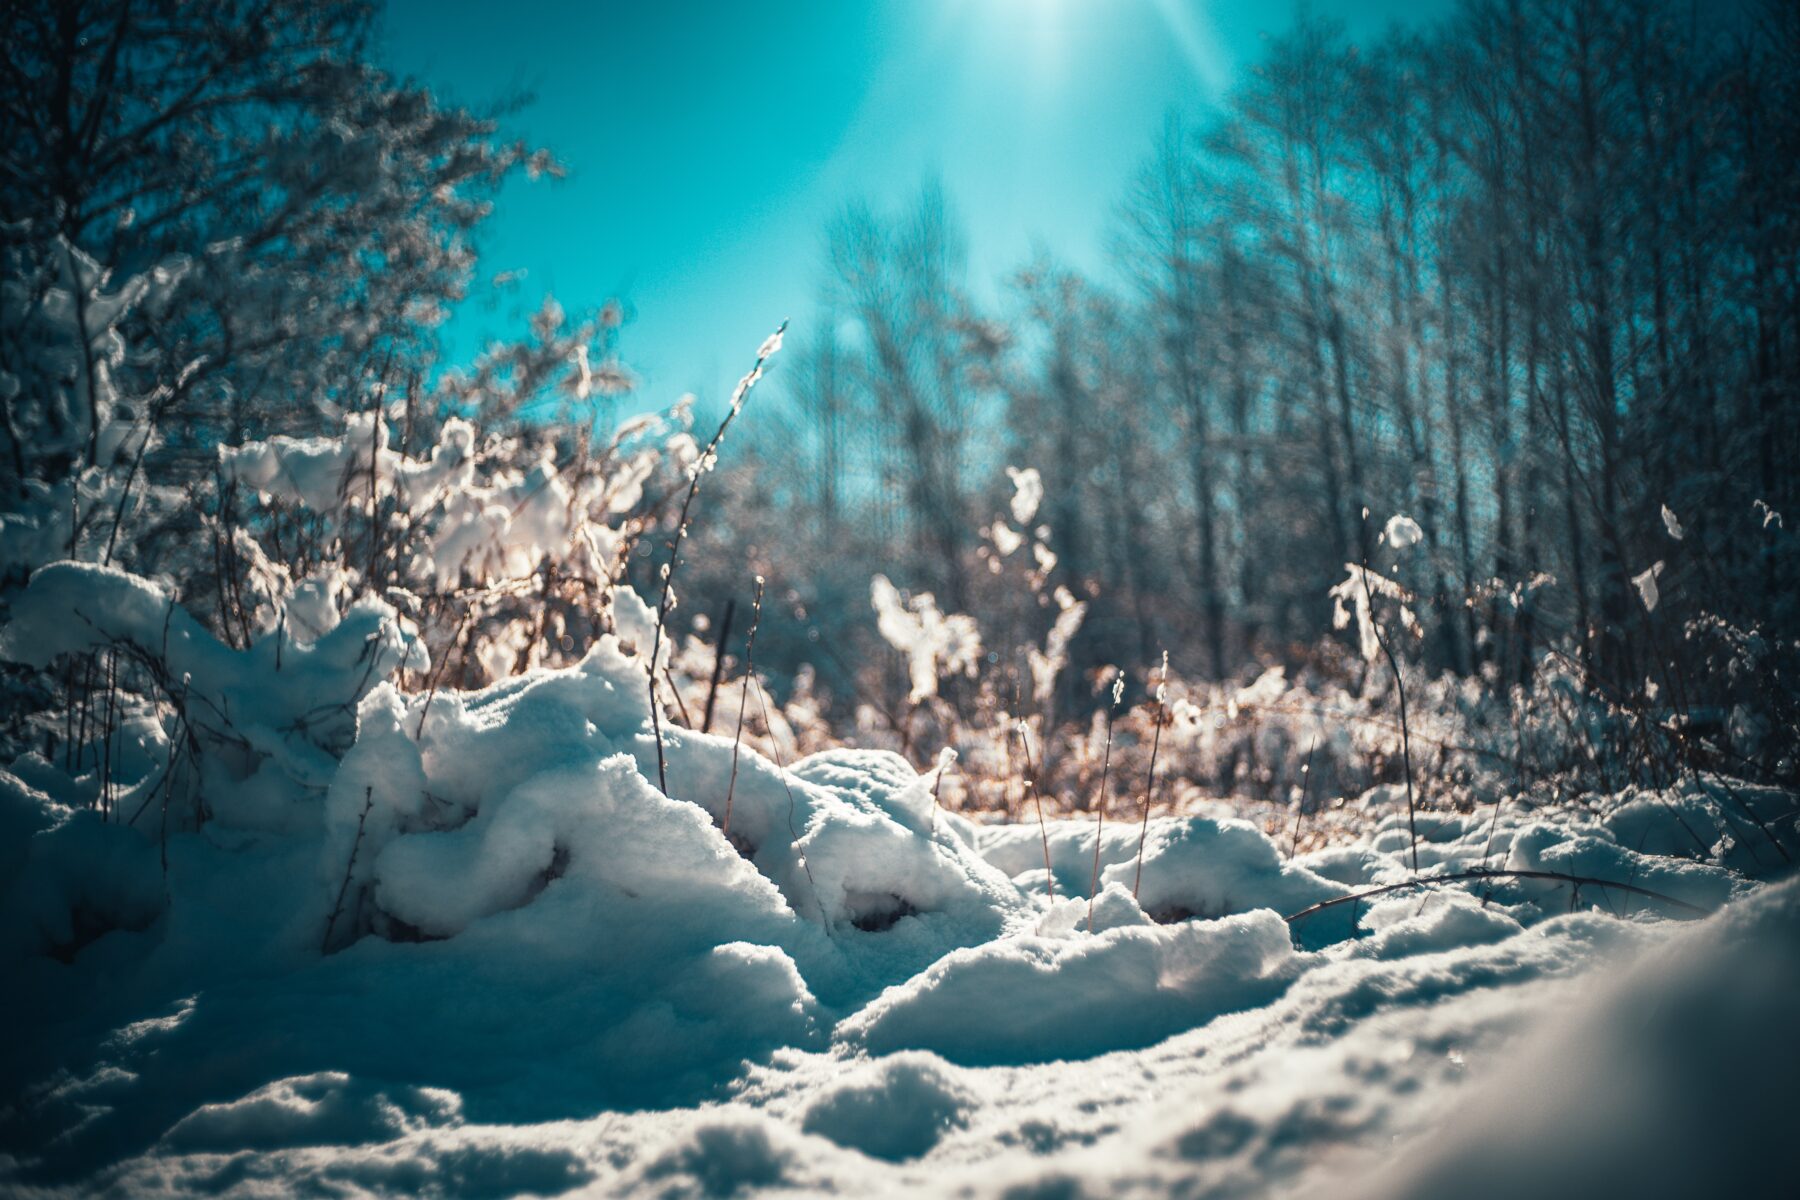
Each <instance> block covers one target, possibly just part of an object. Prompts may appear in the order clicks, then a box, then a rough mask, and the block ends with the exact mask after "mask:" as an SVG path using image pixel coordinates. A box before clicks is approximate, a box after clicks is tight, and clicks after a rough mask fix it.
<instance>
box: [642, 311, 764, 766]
mask: <svg viewBox="0 0 1800 1200" xmlns="http://www.w3.org/2000/svg"><path fill="white" fill-rule="evenodd" d="M787 327H788V323H787V322H786V321H783V322H782V323H781V325H780V327H779V328H777V329H776V330H775V332H774V333H772V334H770V335H769V336H768V337H767V338H766V339H765V340H764V341H763V344H762V345H761V346H760V347H758V348H757V351H756V363H755V364H754V365H753V366H752V367H751V368H750V372H749V374H747V375H745V376H744V377H743V378H742V379H740V380H738V385H737V387H736V388H735V389H734V390H733V391H732V393H731V407H729V408H728V409H726V410H725V419H724V420H723V421H721V422H719V428H718V430H717V432H715V433H714V434H713V435H712V440H711V441H710V442H707V443H706V449H704V450H702V451H701V452H700V457H699V458H696V459H695V460H694V465H693V466H692V467H691V468H690V469H689V472H688V490H687V496H686V497H685V498H684V499H683V500H682V501H681V517H680V519H678V520H677V521H676V522H675V536H674V537H673V538H672V539H670V542H669V561H668V562H666V563H664V564H663V568H662V595H661V597H660V598H659V599H658V600H657V602H656V636H655V638H654V639H653V640H652V642H651V646H650V661H649V662H648V663H646V664H645V668H644V669H645V672H646V673H647V674H648V675H649V677H650V731H651V733H652V734H653V735H655V737H656V786H657V787H658V788H659V789H661V791H662V794H663V795H665V796H666V795H668V794H669V763H668V756H667V755H665V754H664V753H663V740H662V713H661V712H660V710H659V708H658V701H657V696H656V660H657V659H658V658H659V657H660V656H661V655H662V643H663V627H664V626H665V625H667V624H668V621H669V613H670V611H671V610H672V609H673V608H674V607H675V603H674V600H675V593H674V591H673V588H674V584H675V564H676V563H678V562H679V561H680V560H681V543H682V541H683V539H685V538H686V537H687V530H688V515H689V513H690V512H691V511H692V510H693V507H694V497H695V496H696V495H698V494H699V491H700V480H701V479H702V478H704V477H705V475H706V473H707V472H708V471H710V470H712V469H713V467H714V466H716V465H717V464H718V461H719V443H720V442H722V441H724V440H725V431H726V430H727V429H730V428H731V423H732V421H734V420H736V419H737V415H738V413H740V412H742V411H743V409H744V401H745V400H747V399H748V398H749V396H750V391H751V389H752V388H754V387H755V386H756V383H757V380H759V379H761V378H762V374H763V364H764V363H767V362H768V361H769V359H771V358H773V357H774V356H775V352H776V351H777V350H779V349H781V335H782V334H784V333H786V332H787Z"/></svg>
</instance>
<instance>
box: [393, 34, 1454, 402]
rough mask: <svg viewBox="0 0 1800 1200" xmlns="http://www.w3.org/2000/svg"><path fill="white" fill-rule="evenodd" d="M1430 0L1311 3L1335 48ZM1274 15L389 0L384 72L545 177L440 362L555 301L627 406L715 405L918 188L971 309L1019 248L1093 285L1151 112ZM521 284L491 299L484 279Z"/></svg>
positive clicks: (490, 232) (1209, 95) (1163, 111)
mask: <svg viewBox="0 0 1800 1200" xmlns="http://www.w3.org/2000/svg"><path fill="white" fill-rule="evenodd" d="M1448 6H1449V3H1448V0H1312V4H1311V8H1312V11H1314V12H1316V13H1320V14H1322V15H1326V16H1330V17H1335V18H1338V19H1341V20H1343V21H1344V22H1345V23H1346V24H1347V26H1348V27H1349V30H1350V32H1351V34H1352V36H1373V35H1376V34H1378V33H1380V32H1381V31H1382V30H1383V29H1384V28H1386V27H1387V26H1388V25H1389V24H1391V23H1393V22H1395V21H1415V20H1419V19H1422V18H1430V17H1433V16H1436V15H1438V14H1440V13H1441V12H1443V11H1444V10H1445V9H1447V8H1448ZM1293 12H1294V9H1293V7H1292V6H1291V5H1290V4H1289V3H1286V2H1285V0H1270V2H1265V3H1254V2H1249V0H780V2H777V3H750V2H746V0H735V2H734V0H651V2H649V3H645V2H641V0H640V2H635V3H615V2H612V0H587V2H585V3H583V2H580V0H540V2H531V3H511V4H500V3H494V2H493V0H389V3H388V6H387V10H386V13H385V16H384V21H383V31H382V46H381V50H380V53H381V58H382V60H383V61H384V62H385V63H386V65H387V66H388V67H389V68H390V69H392V70H393V71H395V72H396V73H397V74H399V75H402V76H406V77H410V78H412V79H415V80H417V81H419V82H422V83H424V84H426V85H428V86H430V87H431V88H432V89H433V90H434V91H435V92H437V93H438V94H439V95H440V96H442V97H443V98H445V99H446V100H449V101H453V102H456V103H460V104H467V105H470V106H473V107H476V108H489V107H492V106H494V105H496V104H499V103H502V102H505V101H508V100H509V99H516V98H518V97H521V96H523V95H526V94H529V95H530V97H531V99H530V102H529V103H528V104H526V105H525V106H524V107H522V108H520V109H518V110H517V111H516V112H513V113H512V114H511V115H509V116H507V117H505V118H504V127H505V129H506V130H507V131H508V132H509V133H512V134H517V135H519V136H523V137H524V138H526V139H527V140H529V141H531V142H532V143H534V144H536V145H542V146H546V147H548V148H549V149H551V150H552V151H553V152H555V153H556V154H557V156H558V157H559V158H560V159H561V160H562V161H563V163H564V164H565V165H566V166H567V167H568V169H569V178H567V179H565V180H560V181H547V180H540V181H537V182H528V181H525V180H523V179H520V180H519V181H517V182H516V183H513V184H509V185H508V186H507V188H506V190H505V192H504V193H503V194H502V196H501V198H500V202H499V204H498V206H497V208H496V212H495V215H494V217H493V218H492V219H491V220H490V221H489V223H488V225H487V227H486V228H485V229H484V231H483V233H482V262H481V268H480V272H479V275H478V279H477V284H476V287H475V288H474V289H473V291H472V293H471V297H470V299H469V300H468V301H466V302H465V303H464V304H463V306H462V307H461V308H460V309H459V310H458V311H457V312H456V313H455V314H454V315H453V317H452V318H451V320H450V323H449V325H448V326H447V327H446V330H445V333H446V337H447V339H448V342H449V345H450V347H451V351H452V357H453V358H454V359H461V358H467V357H470V356H472V354H473V353H474V351H475V350H476V349H477V348H478V347H479V346H480V345H481V343H482V342H483V341H484V340H485V339H486V338H487V337H490V336H498V335H505V336H516V335H517V334H518V333H519V332H520V331H522V330H523V329H524V323H523V317H524V314H525V313H526V312H527V311H529V310H532V309H535V308H536V307H537V306H538V305H539V303H541V301H542V298H543V296H544V294H545V292H546V291H547V292H550V293H552V294H554V295H555V296H556V297H557V299H558V300H559V301H560V302H561V303H562V304H563V306H564V307H565V308H566V309H568V310H569V311H571V312H575V311H579V310H581V309H585V308H593V307H598V306H599V305H600V304H602V303H603V302H605V301H606V300H607V299H608V298H611V297H618V298H620V299H622V300H623V301H624V302H625V303H626V305H627V308H628V311H629V312H630V314H631V321H630V323H629V325H628V326H627V327H626V329H625V330H624V336H623V339H622V343H621V351H622V357H623V358H624V360H625V361H626V362H627V364H628V365H630V366H631V367H632V369H633V370H634V371H635V372H636V373H637V374H638V375H639V376H640V378H641V380H642V382H643V387H642V389H641V390H640V392H639V394H638V395H637V396H636V397H635V398H634V399H635V402H636V405H637V407H640V408H655V407H662V406H665V405H667V404H669V403H672V402H673V401H674V400H675V399H676V398H678V397H679V396H680V395H681V394H682V393H684V392H690V391H691V392H694V393H696V394H698V395H699V396H701V397H702V398H711V397H716V396H718V395H719V394H720V393H721V392H724V391H726V390H728V389H729V388H730V386H731V385H732V383H733V382H734V381H735V380H736V379H737V377H738V376H739V375H741V374H742V373H743V371H744V370H745V368H746V367H747V365H748V361H749V359H750V358H752V357H753V356H754V353H755V350H756V347H757V345H758V344H759V343H760V342H761V341H762V339H763V338H764V337H765V336H766V335H767V333H768V332H769V331H770V330H772V329H773V328H774V327H775V326H776V325H777V324H778V323H779V322H781V321H782V320H784V319H787V318H792V319H793V321H794V327H795V329H796V331H797V332H802V333H803V332H804V330H805V328H806V326H807V323H808V321H809V320H811V319H812V318H813V317H814V315H815V314H814V305H815V297H816V296H817V295H818V293H819V291H820V287H821V285H822V283H823V281H824V278H825V272H824V265H823V264H824V229H825V227H826V225H827V224H828V223H829V221H830V220H831V218H832V217H833V215H834V214H836V213H837V212H839V211H840V210H841V209H842V208H843V207H844V205H845V204H846V203H848V202H850V201H852V200H864V201H867V202H869V203H871V204H872V205H874V206H875V207H876V208H877V209H886V210H889V211H898V210H902V209H904V207H905V206H907V205H908V204H909V203H911V202H912V201H913V200H915V199H916V198H917V196H918V195H919V193H920V191H921V189H922V188H923V187H924V186H925V184H926V183H927V181H929V180H936V181H938V182H940V183H941V184H942V186H943V188H944V190H945V192H946V194H947V196H948V198H949V202H950V206H951V210H952V213H953V214H954V215H955V217H956V218H957V220H958V222H959V224H960V226H961V228H962V230H963V232H964V235H965V238H966V242H967V245H968V249H969V267H970V283H971V285H972V287H973V289H974V293H975V295H976V296H977V297H978V298H980V297H982V296H983V294H984V290H986V291H987V292H989V293H991V290H992V288H993V286H994V282H995V281H997V280H999V279H1000V278H1001V277H1003V276H1004V275H1005V274H1007V273H1008V272H1010V271H1011V270H1013V269H1014V268H1016V267H1018V266H1019V265H1021V264H1022V263H1023V262H1024V261H1025V260H1026V259H1028V258H1029V257H1030V256H1031V254H1032V253H1033V251H1034V249H1037V248H1039V247H1042V248H1046V249H1048V250H1050V251H1052V252H1053V253H1054V254H1055V255H1056V256H1057V257H1058V258H1059V259H1061V260H1062V261H1065V262H1068V263H1070V264H1072V265H1074V266H1076V267H1078V268H1081V269H1084V270H1086V271H1088V272H1090V273H1093V274H1096V275H1099V276H1101V277H1106V276H1107V275H1108V274H1109V272H1110V271H1111V269H1112V262H1111V259H1110V256H1109V251H1108V247H1109V244H1110V230H1111V227H1112V225H1113V220H1112V218H1113V215H1114V213H1115V212H1116V211H1117V208H1118V206H1119V204H1120V203H1121V201H1122V199H1123V198H1124V196H1125V194H1126V192H1127V190H1128V188H1129V185H1130V182H1131V179H1132V177H1133V175H1134V174H1135V173H1136V171H1137V170H1138V169H1139V167H1140V166H1141V165H1142V164H1143V163H1144V162H1145V161H1146V160H1147V159H1148V157H1149V155H1150V152H1151V150H1152V147H1153V144H1154V142H1155V140H1156V137H1157V135H1158V133H1159V131H1160V129H1161V128H1162V125H1163V122H1164V120H1165V118H1166V117H1167V116H1169V115H1171V114H1174V115H1178V116H1183V117H1192V116H1194V115H1197V114H1200V113H1202V112H1204V110H1205V109H1206V107H1207V106H1208V104H1209V103H1211V102H1213V101H1214V100H1216V99H1217V98H1218V97H1219V96H1221V94H1222V93H1223V92H1225V91H1227V90H1228V89H1229V88H1230V87H1231V85H1232V82H1233V80H1234V79H1236V78H1238V77H1240V76H1241V74H1242V73H1243V72H1245V71H1246V70H1249V69H1251V67H1253V65H1254V63H1255V61H1256V59H1257V57H1258V55H1259V54H1260V52H1261V47H1262V44H1263V42H1264V40H1265V38H1266V37H1267V36H1268V34H1270V33H1279V32H1280V31H1281V30H1282V29H1283V28H1285V27H1286V26H1287V24H1288V23H1289V21H1290V19H1291V17H1292V15H1293ZM520 270H522V271H523V272H524V274H523V277H522V278H521V279H520V280H519V281H518V282H516V283H514V284H511V285H509V286H507V287H506V288H502V289H495V288H493V287H491V286H489V280H491V279H492V277H493V276H495V275H497V274H500V273H502V272H510V271H520Z"/></svg>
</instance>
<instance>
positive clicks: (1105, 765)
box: [1087, 671, 1125, 933]
mask: <svg viewBox="0 0 1800 1200" xmlns="http://www.w3.org/2000/svg"><path fill="white" fill-rule="evenodd" d="M1124 698H1125V672H1123V671H1114V672H1113V685H1112V705H1111V707H1109V708H1108V709H1107V710H1106V752H1105V753H1104V754H1103V755H1102V756H1101V758H1100V797H1099V801H1098V803H1096V804H1095V805H1094V873H1093V874H1092V875H1090V876H1089V877H1088V916H1087V927H1088V932H1089V933H1092V932H1094V894H1095V893H1096V892H1098V891H1099V890H1100V835H1101V834H1103V833H1105V832H1106V777H1107V775H1108V774H1110V773H1111V771H1112V735H1113V717H1114V716H1115V715H1117V713H1118V711H1119V701H1121V700H1123V699H1124Z"/></svg>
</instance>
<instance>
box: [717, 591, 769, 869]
mask: <svg viewBox="0 0 1800 1200" xmlns="http://www.w3.org/2000/svg"><path fill="white" fill-rule="evenodd" d="M762 598H763V577H762V576H761V575H758V576H757V577H756V599H755V601H754V603H753V606H752V607H751V609H750V635H749V637H747V638H745V639H744V691H743V694H742V695H741V696H739V697H738V719H737V732H736V733H735V734H733V735H732V738H731V782H730V783H728V784H726V785H725V825H724V828H723V831H722V832H723V833H724V834H725V840H726V841H728V842H729V841H730V840H731V797H732V795H733V794H734V793H735V792H736V791H737V776H738V752H739V751H740V750H741V749H743V745H744V712H745V710H747V709H748V708H749V707H750V680H751V679H752V678H753V677H754V676H755V675H756V627H757V626H758V625H760V624H762ZM725 611H726V613H727V614H728V615H727V616H726V621H727V622H728V623H729V621H730V619H731V618H730V616H729V614H730V612H731V610H730V609H729V608H728V609H726V610H725ZM729 627H730V626H729V624H727V628H729ZM719 657H720V660H721V661H723V659H724V657H725V645H724V643H723V642H720V644H719Z"/></svg>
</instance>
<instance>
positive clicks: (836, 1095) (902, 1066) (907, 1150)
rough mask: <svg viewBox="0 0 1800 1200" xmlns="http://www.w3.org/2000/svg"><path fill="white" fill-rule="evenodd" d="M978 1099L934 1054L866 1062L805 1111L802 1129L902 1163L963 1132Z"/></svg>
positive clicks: (828, 1089) (904, 1055) (841, 1144)
mask: <svg viewBox="0 0 1800 1200" xmlns="http://www.w3.org/2000/svg"><path fill="white" fill-rule="evenodd" d="M976 1102H977V1101H976V1098H975V1096H974V1095H973V1094H971V1093H970V1092H969V1091H968V1090H967V1089H966V1088H964V1087H962V1086H961V1085H960V1084H958V1083H957V1082H956V1080H955V1079H954V1078H953V1077H952V1076H951V1075H950V1074H949V1072H948V1071H947V1070H946V1069H945V1065H944V1063H943V1062H942V1061H941V1060H940V1059H938V1058H936V1057H935V1056H933V1055H930V1054H914V1053H901V1054H893V1055H889V1056H888V1057H886V1058H882V1059H878V1060H876V1061H874V1062H871V1063H867V1064H864V1065H862V1066H861V1067H859V1068H858V1069H856V1070H854V1071H853V1072H851V1074H850V1075H849V1076H848V1077H846V1078H845V1079H843V1080H842V1081H841V1082H839V1083H836V1084H833V1085H831V1086H830V1087H828V1088H826V1089H825V1090H824V1091H823V1093H822V1094H821V1095H820V1096H819V1097H818V1098H817V1099H816V1100H814V1101H813V1102H812V1103H811V1104H810V1105H808V1106H807V1109H806V1113H805V1116H804V1117H803V1118H802V1120H801V1122H800V1127H801V1128H802V1129H803V1130H805V1131H806V1132H807V1133H816V1134H818V1135H819V1136H821V1137H825V1138H829V1139H830V1140H832V1141H834V1142H836V1143H837V1144H838V1145H840V1146H845V1147H848V1148H850V1149H852V1150H860V1151H862V1152H863V1153H864V1154H867V1155H868V1156H870V1157H871V1158H882V1159H887V1160H889V1161H891V1162H901V1161H904V1160H906V1159H911V1158H918V1157H920V1156H922V1155H925V1154H928V1153H930V1152H931V1150H932V1148H933V1147H935V1146H936V1145H937V1144H938V1139H939V1138H941V1137H942V1136H943V1134H944V1133H945V1131H947V1130H949V1129H953V1128H961V1127H962V1126H963V1125H965V1124H966V1123H967V1119H968V1113H969V1110H970V1109H971V1108H973V1107H974V1105H975V1104H976Z"/></svg>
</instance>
